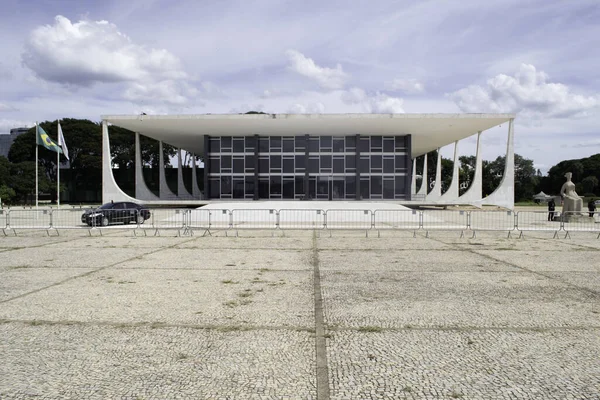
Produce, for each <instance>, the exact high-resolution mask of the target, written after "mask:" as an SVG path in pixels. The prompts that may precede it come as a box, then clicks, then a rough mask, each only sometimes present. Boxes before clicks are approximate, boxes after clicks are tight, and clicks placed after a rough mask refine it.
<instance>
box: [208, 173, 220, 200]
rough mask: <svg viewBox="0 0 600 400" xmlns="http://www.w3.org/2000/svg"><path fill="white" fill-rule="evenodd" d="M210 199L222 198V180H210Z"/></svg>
mask: <svg viewBox="0 0 600 400" xmlns="http://www.w3.org/2000/svg"><path fill="white" fill-rule="evenodd" d="M210 197H211V198H213V199H218V198H220V197H221V180H220V179H218V178H217V179H210Z"/></svg>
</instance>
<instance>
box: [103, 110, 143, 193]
mask: <svg viewBox="0 0 600 400" xmlns="http://www.w3.org/2000/svg"><path fill="white" fill-rule="evenodd" d="M111 201H133V202H138V200H137V199H135V198H133V197H131V196H128V195H127V194H125V192H123V191H122V190H121V188H120V187H119V185H117V181H115V177H114V175H113V172H112V157H111V154H110V141H109V138H108V123H107V122H106V121H102V203H109V202H111Z"/></svg>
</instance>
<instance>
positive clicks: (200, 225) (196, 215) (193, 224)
mask: <svg viewBox="0 0 600 400" xmlns="http://www.w3.org/2000/svg"><path fill="white" fill-rule="evenodd" d="M187 219H188V220H187V224H188V228H191V229H209V227H210V211H209V210H203V209H202V208H200V209H195V210H188V217H187ZM227 221H228V224H229V217H227Z"/></svg>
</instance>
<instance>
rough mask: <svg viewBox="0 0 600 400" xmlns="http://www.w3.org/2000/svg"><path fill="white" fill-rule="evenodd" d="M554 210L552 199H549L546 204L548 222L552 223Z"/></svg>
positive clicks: (554, 205)
mask: <svg viewBox="0 0 600 400" xmlns="http://www.w3.org/2000/svg"><path fill="white" fill-rule="evenodd" d="M555 208H556V204H555V203H554V199H550V201H549V202H548V221H554V210H555Z"/></svg>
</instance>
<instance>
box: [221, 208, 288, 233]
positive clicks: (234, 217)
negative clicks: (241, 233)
mask: <svg viewBox="0 0 600 400" xmlns="http://www.w3.org/2000/svg"><path fill="white" fill-rule="evenodd" d="M278 222H279V221H278V212H277V210H275V209H271V210H267V209H254V210H253V209H238V210H232V211H231V228H232V229H277V226H278Z"/></svg>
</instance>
